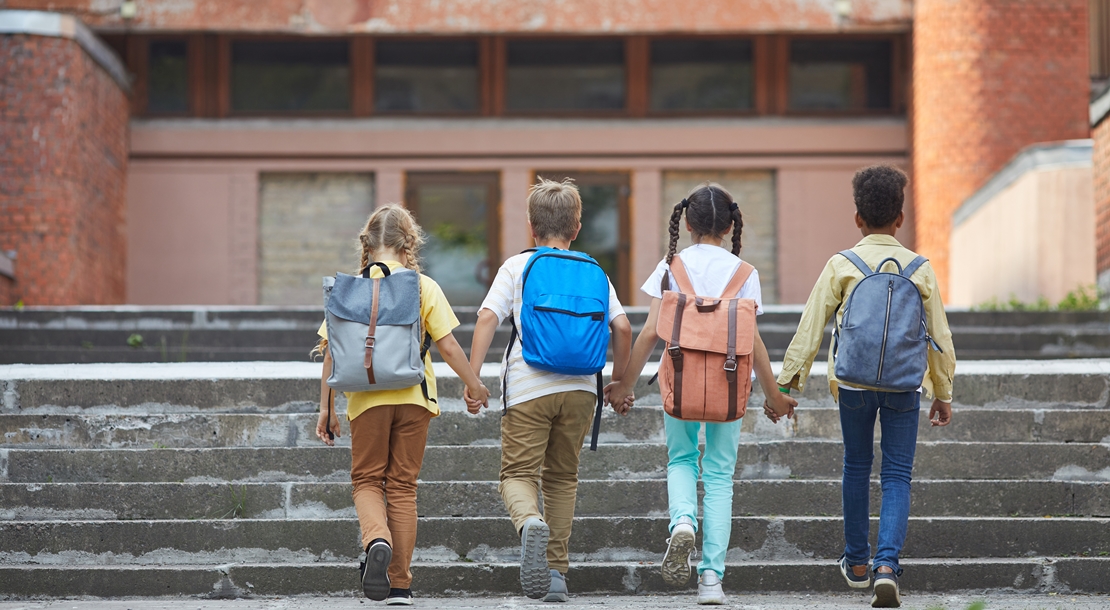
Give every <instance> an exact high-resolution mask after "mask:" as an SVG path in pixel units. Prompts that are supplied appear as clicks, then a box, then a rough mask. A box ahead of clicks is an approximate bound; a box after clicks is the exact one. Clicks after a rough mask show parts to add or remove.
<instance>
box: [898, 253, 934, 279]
mask: <svg viewBox="0 0 1110 610" xmlns="http://www.w3.org/2000/svg"><path fill="white" fill-rule="evenodd" d="M927 262H929V259H927V258H925V257H924V256H918V257H917V258H915V259H913V260H912V261H910V264H908V265H906V268H905V269H903V270H902V276H903V277H911V276H913V274H914V272H915V271H917V270H918V269H920V268H921V265H924V264H925V263H927Z"/></svg>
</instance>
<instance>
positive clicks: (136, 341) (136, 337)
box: [127, 333, 143, 349]
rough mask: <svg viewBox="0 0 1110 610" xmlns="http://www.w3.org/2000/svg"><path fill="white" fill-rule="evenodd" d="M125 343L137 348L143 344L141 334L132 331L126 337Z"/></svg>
mask: <svg viewBox="0 0 1110 610" xmlns="http://www.w3.org/2000/svg"><path fill="white" fill-rule="evenodd" d="M127 344H128V345H130V346H131V347H133V348H135V349H139V348H141V347H142V346H143V336H142V335H140V334H139V333H132V334H131V336H130V337H128V338H127Z"/></svg>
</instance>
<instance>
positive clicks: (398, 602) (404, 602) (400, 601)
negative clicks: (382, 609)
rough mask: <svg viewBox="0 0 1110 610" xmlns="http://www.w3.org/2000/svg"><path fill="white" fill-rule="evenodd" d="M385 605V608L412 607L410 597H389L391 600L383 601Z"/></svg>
mask: <svg viewBox="0 0 1110 610" xmlns="http://www.w3.org/2000/svg"><path fill="white" fill-rule="evenodd" d="M385 605H387V606H411V605H412V598H411V597H391V598H389V599H387V600H385Z"/></svg>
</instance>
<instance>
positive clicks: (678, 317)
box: [667, 265, 686, 419]
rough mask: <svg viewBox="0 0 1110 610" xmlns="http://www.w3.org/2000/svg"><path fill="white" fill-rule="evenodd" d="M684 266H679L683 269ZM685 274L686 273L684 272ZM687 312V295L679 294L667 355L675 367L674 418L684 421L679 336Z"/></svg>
mask: <svg viewBox="0 0 1110 610" xmlns="http://www.w3.org/2000/svg"><path fill="white" fill-rule="evenodd" d="M681 266H682V265H679V267H681ZM683 273H685V271H684V272H683ZM685 310H686V293H685V292H679V293H678V305H677V306H676V307H675V312H674V327H673V328H672V329H671V340H670V341H668V342H667V355H669V356H670V357H671V364H672V365H674V416H675V418H677V419H682V359H683V358H682V348H681V347H680V346H679V343H678V339H679V335H681V334H682V313H683V312H684V311H685Z"/></svg>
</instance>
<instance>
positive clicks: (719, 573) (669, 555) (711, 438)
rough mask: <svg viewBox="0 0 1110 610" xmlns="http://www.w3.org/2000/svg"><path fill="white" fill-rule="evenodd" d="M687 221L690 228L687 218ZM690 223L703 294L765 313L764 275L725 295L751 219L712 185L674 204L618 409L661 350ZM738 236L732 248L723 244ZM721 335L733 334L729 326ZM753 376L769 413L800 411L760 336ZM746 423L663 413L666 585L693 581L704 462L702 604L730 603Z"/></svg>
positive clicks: (611, 396) (691, 271)
mask: <svg viewBox="0 0 1110 610" xmlns="http://www.w3.org/2000/svg"><path fill="white" fill-rule="evenodd" d="M684 215H685V217H686V218H685V222H683V216H684ZM683 225H685V229H686V231H688V232H689V233H690V237H691V238H692V240H693V242H694V243H693V245H692V246H690V247H688V248H686V249H684V250H683V251H682V252H681V254H680V257H679V258H680V261H681V262H682V264H683V267H684V268H685V270H686V274H687V275H688V276H689V278H690V283H691V284H692V285H693V288H694V291H695V292H696V294H698V295H702V296H711V297H716V296H718V295H720V296H721V297H723V298H742V299H752V300H754V301H755V302H756V313H757V314H761V313H763V309H762V297H761V293H760V289H759V274H758V272H757V271H752V273H751V276H749V278H748V280H747V281H746V282H745V283H744V284H743V286H741V288H740V291H739V292H738V293H737V294H735V295H731V294H729V295H725V294H721V292H722V291H723V290H724V289H725V288H726V287H727V285H728V283H729V280H730V279H731V278H732V276H733V274H734V273H735V272H736V271H737V269H739V267H740V263H741V261H740V257H739V254H740V245H741V244H740V235H741V232H742V230H743V228H744V219H743V216H742V215H741V213H740V207H739V206H738V205H737V204H736V202H735V201H733V199H732V196H731V195H729V193H728V191H726V190H725V189H724V188H722V187H721V186H720V185H717V184H711V183H706V184H703V185H702V186H699V187H698V188H696V189H694V191H693V192H691V193H690V194H689V195H688V196H687V197H686V199H683V200H682V201H681V202H679V203H677V204H676V205H675V206H674V212H673V213H672V214H671V220H670V225H669V231H670V237H671V239H670V246H669V247H668V248H667V256H666V258H664V259H663V260H662V261H660V263H659V265H658V266H657V267H656V268H655V272H654V273H652V274H651V276H650V277H649V278H648V279H647V281H645V282H644V285H643V287H641V288H640V289H641V290H643V291H644V292H645V293H647V294H648V295H650V296H651V297H652V301H651V309H650V311H649V313H648V319H647V322H646V323H645V324H644V328H643V330H641V331H640V336H639V337H637V338H636V343H635V345H633V347H632V354H631V357H630V358H629V362H628V367H627V369H626V370H625V375H624V377H623V379H622V381H620V382H615V383H611V384H609V386H608V387H607V388H606V389H605V392H606V397H607V399H608V400H609V402H610V403H611V404H613V405H614V408H616V407H618V406H620V407H621V408H624V409H627V408H628V407H630V406H631V405H632V401H633V399H634V396H633V393H632V390H633V387H634V386H635V383H636V380H637V379H639V377H640V373H641V371H643V368H644V365H645V364H646V363H647V360H648V358H649V357H650V356H651V353H652V352H653V351H654V349H655V345H656V343H657V342H658V341H659V336H658V334H657V332H656V328H655V325H656V321H657V320H658V318H659V306H660V303H661V302H662V301H661V299H662V297H663V291H662V287H663V286H662V285H663V281H664V278H666V281H667V282H668V286H669V289H670V290H678V286H677V284H676V283H675V281H674V278H673V277H672V276H671V274H670V271H669V268H670V264H671V261H672V260H673V259H674V256H675V249H676V247H677V245H678V235H679V230H680V228H681V227H682V226H683ZM730 232H731V233H732V236H731V243H730V246H731V248H730V250H726V249H725V248H723V247H721V242H723V241H724V240H725V239H726V238H728V237H729V233H730ZM721 332H722V333H724V332H727V329H724V328H722V329H721ZM753 355H754V371H753V376H755V377H756V378H757V379H758V380H759V384H760V386H762V388H763V393H764V395H765V396H767V400H768V404H769V406H770V408H772V409H774V411H775V412H776V413H778V414H780V415H782V414H788V413H791V412H792V411H793V408H794V406H795V405H796V404H797V401H795V400H794V399H792V398H790V396H788V395H786V394H782V393H780V392H779V387H778V384H776V383H775V378H774V375H773V374H772V373H771V361H770V358H769V357H768V355H767V348H766V347H765V346H764V345H763V340H762V339H761V338H760V337H759V332H758V330H757V331H756V333H755V345H754V352H753ZM740 422H741V420H739V419H738V420H736V421H731V422H727V423H703V422H697V421H687V420H680V419H676V418H674V417H671V416H670V415H669V414H666V413H664V415H663V424H664V430H665V432H666V438H667V458H668V461H667V499H668V504H669V509H670V517H671V522H670V538H669V539H668V540H667V552H666V554H665V555H664V556H663V564H662V571H663V580H665V581H666V582H667V583H668V584H671V585H674V586H677V587H681V586H685V584H686V583H687V582H688V581H689V579H690V574H691V569H690V555H691V554H692V553H693V551H694V534H695V532H696V531H697V529H698V524H697V514H698V495H697V482H698V475H699V472H698V470H699V468H698V466H699V458H700V459H701V466H702V468H703V470H702V472H701V473H700V474H701V478H702V483H703V486H704V488H705V498H704V500H703V503H704V506H703V515H704V516H703V520H702V526H703V527H702V559H701V562H700V563H699V564H698V566H697V570H698V575H699V578H698V603H699V604H724V603H725V595H724V590H723V588H722V586H721V579H722V578H723V577H724V574H725V551H726V550H728V541H729V537H730V536H731V533H732V479H733V475H734V474H735V472H736V452H737V447H738V445H739V442H740ZM703 425H704V426H705V454H704V456H703V455H701V453H700V451H699V449H698V435H699V433H700V431H701V428H702V426H703Z"/></svg>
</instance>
